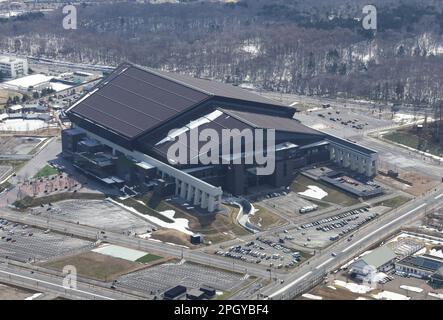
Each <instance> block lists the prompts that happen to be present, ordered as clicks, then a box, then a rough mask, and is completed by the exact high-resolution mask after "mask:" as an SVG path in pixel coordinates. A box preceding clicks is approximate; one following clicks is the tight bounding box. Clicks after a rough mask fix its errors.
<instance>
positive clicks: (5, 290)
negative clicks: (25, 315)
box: [0, 283, 36, 300]
mask: <svg viewBox="0 0 443 320" xmlns="http://www.w3.org/2000/svg"><path fill="white" fill-rule="evenodd" d="M34 293H36V292H34V291H31V290H27V289H22V288H16V287H11V286H7V285H4V284H1V283H0V300H25V299H26V298H28V297H30V296H32V295H33V294H34Z"/></svg>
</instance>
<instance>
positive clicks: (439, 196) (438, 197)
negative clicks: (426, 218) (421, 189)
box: [434, 193, 443, 200]
mask: <svg viewBox="0 0 443 320" xmlns="http://www.w3.org/2000/svg"><path fill="white" fill-rule="evenodd" d="M441 197H443V193H442V194H440V195H438V196H436V197H435V198H434V199H435V200H437V199H440V198H441Z"/></svg>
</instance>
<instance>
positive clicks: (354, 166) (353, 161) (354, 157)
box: [351, 153, 361, 171]
mask: <svg viewBox="0 0 443 320" xmlns="http://www.w3.org/2000/svg"><path fill="white" fill-rule="evenodd" d="M360 160H361V158H359V156H357V155H356V154H355V153H353V154H352V155H351V170H352V171H356V170H357V168H358V162H359V161H360Z"/></svg>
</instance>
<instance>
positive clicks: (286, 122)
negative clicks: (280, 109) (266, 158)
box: [224, 110, 324, 136]
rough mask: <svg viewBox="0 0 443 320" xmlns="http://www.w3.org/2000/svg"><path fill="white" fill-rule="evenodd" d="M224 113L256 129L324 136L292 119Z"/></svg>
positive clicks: (249, 113) (232, 111)
mask: <svg viewBox="0 0 443 320" xmlns="http://www.w3.org/2000/svg"><path fill="white" fill-rule="evenodd" d="M224 112H226V113H227V114H230V115H232V116H233V117H236V118H237V119H239V120H241V121H243V122H245V123H249V124H250V125H252V126H254V127H256V128H263V129H276V130H278V131H287V132H292V133H301V134H309V135H316V136H323V135H324V133H322V132H320V131H317V130H314V129H311V128H309V127H307V126H305V125H303V124H301V123H300V122H299V121H297V120H295V119H292V118H285V117H280V116H275V115H267V114H263V113H253V112H243V111H234V110H224Z"/></svg>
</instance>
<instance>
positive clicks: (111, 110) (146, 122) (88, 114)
mask: <svg viewBox="0 0 443 320" xmlns="http://www.w3.org/2000/svg"><path fill="white" fill-rule="evenodd" d="M212 97H224V98H229V99H237V100H242V101H249V102H255V103H261V104H269V105H279V103H278V102H274V101H272V100H268V99H266V98H263V97H261V96H259V95H256V94H254V93H251V92H248V91H246V90H242V89H239V88H236V87H233V86H231V85H226V84H223V83H219V82H215V81H207V80H201V79H195V78H191V77H186V76H182V75H175V74H170V73H166V72H160V71H156V70H153V69H147V68H142V67H140V66H136V65H133V64H129V63H125V64H122V65H121V66H119V67H118V68H117V69H116V70H115V71H114V72H113V73H112V74H111V75H110V76H108V77H107V78H106V79H104V80H103V81H102V82H101V83H100V84H99V85H97V86H96V87H95V88H94V90H92V91H91V93H90V94H89V95H86V96H85V97H83V98H81V99H80V100H79V101H78V102H76V103H75V104H74V105H73V106H72V107H71V108H70V109H69V110H68V112H69V113H71V114H74V115H76V116H79V117H81V118H85V119H87V120H89V121H91V122H93V123H95V124H98V125H99V126H102V127H105V128H107V129H109V130H111V131H113V132H115V133H117V134H119V135H122V136H124V137H125V138H128V139H133V138H135V137H137V136H139V135H141V134H143V133H145V132H148V131H150V130H152V129H154V128H156V127H158V126H159V125H161V124H163V123H165V122H166V121H168V120H171V119H172V118H174V117H176V116H178V115H180V114H182V113H184V112H186V111H187V110H189V109H192V108H193V107H194V106H197V105H200V104H201V103H203V102H204V101H206V100H209V99H210V98H212Z"/></svg>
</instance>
